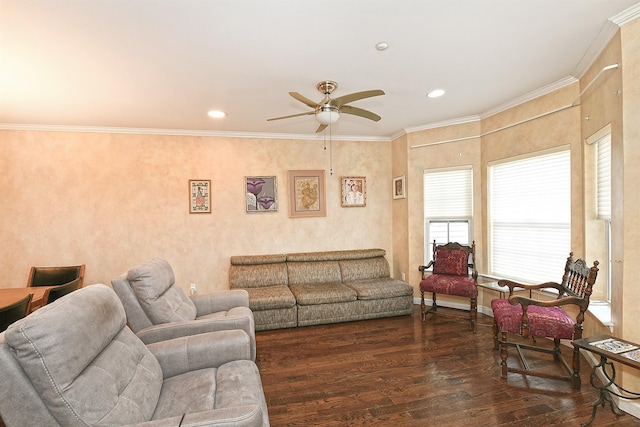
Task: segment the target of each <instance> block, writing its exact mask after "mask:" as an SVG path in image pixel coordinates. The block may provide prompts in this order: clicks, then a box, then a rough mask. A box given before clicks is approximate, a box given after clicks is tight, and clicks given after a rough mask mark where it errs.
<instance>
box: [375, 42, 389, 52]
mask: <svg viewBox="0 0 640 427" xmlns="http://www.w3.org/2000/svg"><path fill="white" fill-rule="evenodd" d="M388 48H389V43H387V42H379V43H376V49H378V50H387V49H388Z"/></svg>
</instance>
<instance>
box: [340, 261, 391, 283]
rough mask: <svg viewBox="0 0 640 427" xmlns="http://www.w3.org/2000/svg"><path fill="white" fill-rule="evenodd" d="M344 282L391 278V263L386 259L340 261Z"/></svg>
mask: <svg viewBox="0 0 640 427" xmlns="http://www.w3.org/2000/svg"><path fill="white" fill-rule="evenodd" d="M339 263H340V274H341V275H342V282H343V283H344V282H353V281H356V280H366V279H377V278H383V277H389V276H390V271H389V263H388V262H387V260H386V259H385V258H384V257H376V258H364V259H353V260H347V261H339Z"/></svg>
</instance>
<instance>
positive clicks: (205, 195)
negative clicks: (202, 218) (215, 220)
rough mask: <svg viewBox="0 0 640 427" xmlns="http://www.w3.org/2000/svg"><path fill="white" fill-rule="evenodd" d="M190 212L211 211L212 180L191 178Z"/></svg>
mask: <svg viewBox="0 0 640 427" xmlns="http://www.w3.org/2000/svg"><path fill="white" fill-rule="evenodd" d="M189 213H190V214H193V213H211V180H210V179H190V180H189Z"/></svg>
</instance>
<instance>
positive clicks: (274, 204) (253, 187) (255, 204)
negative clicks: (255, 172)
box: [244, 176, 278, 212]
mask: <svg viewBox="0 0 640 427" xmlns="http://www.w3.org/2000/svg"><path fill="white" fill-rule="evenodd" d="M244 190H245V194H246V196H247V202H246V210H247V212H277V211H278V200H277V193H278V191H277V190H278V188H277V186H276V177H275V176H246V177H245V178H244Z"/></svg>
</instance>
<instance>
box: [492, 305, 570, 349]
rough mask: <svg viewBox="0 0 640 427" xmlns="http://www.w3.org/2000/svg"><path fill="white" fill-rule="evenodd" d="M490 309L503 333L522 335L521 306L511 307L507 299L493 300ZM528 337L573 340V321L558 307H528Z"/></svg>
mask: <svg viewBox="0 0 640 427" xmlns="http://www.w3.org/2000/svg"><path fill="white" fill-rule="evenodd" d="M491 309H492V310H493V316H494V320H495V322H496V323H497V324H498V325H500V330H501V331H503V332H508V333H513V334H521V333H522V330H521V328H522V306H521V305H520V304H518V305H512V304H511V303H510V302H509V300H508V299H494V300H492V301H491ZM527 312H528V316H529V335H531V336H532V337H547V338H554V339H564V340H570V339H573V334H574V331H575V329H574V327H575V321H574V320H573V319H572V318H571V316H569V315H568V314H567V312H565V311H564V310H563V309H561V308H560V307H540V306H537V305H530V306H529V308H528V310H527Z"/></svg>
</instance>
